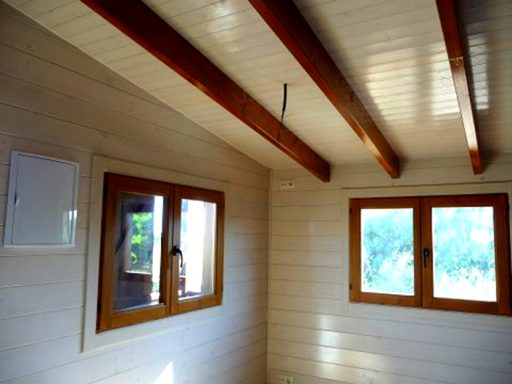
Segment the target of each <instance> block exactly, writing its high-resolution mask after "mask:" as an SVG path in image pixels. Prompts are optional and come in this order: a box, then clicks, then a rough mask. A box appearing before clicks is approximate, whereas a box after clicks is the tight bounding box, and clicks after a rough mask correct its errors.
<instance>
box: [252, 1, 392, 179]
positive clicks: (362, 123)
mask: <svg viewBox="0 0 512 384" xmlns="http://www.w3.org/2000/svg"><path fill="white" fill-rule="evenodd" d="M250 3H251V4H252V5H253V7H254V8H255V9H256V10H257V11H258V13H259V14H260V15H261V17H262V18H263V19H264V20H265V22H266V23H267V24H268V25H269V27H270V28H271V29H272V30H273V31H274V33H275V34H276V35H277V36H278V37H279V39H280V40H281V41H282V42H283V44H284V45H285V46H286V48H288V50H289V51H290V52H291V53H292V55H293V56H294V57H295V58H296V59H297V61H298V62H299V63H300V64H301V65H302V67H303V68H304V69H305V70H306V72H307V73H308V74H309V75H310V76H311V77H312V78H313V80H314V81H315V83H316V84H317V85H318V86H319V87H320V89H321V90H322V92H323V93H324V94H325V95H326V96H327V98H328V99H329V100H330V101H331V103H332V104H333V105H334V107H335V108H336V109H337V110H338V111H339V112H340V114H341V115H342V116H343V117H344V119H345V120H346V121H347V123H348V124H349V125H350V127H351V128H352V129H353V130H354V132H355V133H356V134H357V136H359V138H360V139H361V141H362V142H363V143H364V144H365V145H366V146H367V147H368V149H369V150H370V151H371V152H372V153H373V155H374V156H375V157H376V158H377V161H378V162H379V163H380V164H381V165H382V167H384V169H385V170H386V172H388V173H389V175H390V176H391V177H392V178H398V177H399V176H400V161H399V159H398V156H397V155H396V154H395V152H394V151H393V149H392V148H391V146H390V145H389V143H388V142H387V140H386V139H385V137H384V136H383V135H382V133H381V132H380V130H379V128H378V127H377V124H375V122H374V121H373V119H372V117H371V116H370V114H369V113H368V111H367V110H366V108H365V107H364V105H363V103H362V102H361V101H360V100H359V98H358V97H357V94H356V93H355V91H354V90H353V89H352V87H351V86H350V84H349V83H348V82H347V80H346V79H345V77H344V76H343V74H342V73H341V71H340V70H339V69H338V67H337V65H336V63H335V62H334V61H333V59H332V58H331V56H330V55H329V53H328V52H327V50H326V49H325V48H324V46H323V45H322V43H321V42H320V40H319V39H318V37H317V36H316V35H315V33H314V32H313V30H312V29H311V27H310V26H309V24H308V23H307V21H306V20H305V19H304V17H303V16H302V14H301V13H300V11H299V10H298V9H297V7H296V6H295V4H294V3H293V1H272V0H250Z"/></svg>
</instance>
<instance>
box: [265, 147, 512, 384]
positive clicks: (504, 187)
mask: <svg viewBox="0 0 512 384" xmlns="http://www.w3.org/2000/svg"><path fill="white" fill-rule="evenodd" d="M511 160H512V155H511V156H502V157H498V158H495V160H494V162H493V163H491V164H489V166H488V168H487V170H486V172H485V174H484V175H483V176H474V175H472V173H471V168H470V166H469V163H468V162H467V161H461V159H442V160H439V161H435V162H432V164H431V165H430V164H429V163H428V162H422V161H420V162H416V163H408V164H406V165H405V167H404V169H403V170H402V176H401V178H400V179H397V180H391V179H389V178H386V177H382V178H381V177H376V176H375V175H378V174H379V172H382V171H379V169H378V166H376V165H375V166H345V167H343V168H341V167H340V168H337V167H335V168H334V169H333V171H332V175H333V177H332V181H331V182H330V183H328V184H322V183H320V182H317V181H316V180H314V178H312V177H310V176H309V175H308V174H307V173H306V172H303V171H302V170H300V169H293V170H283V171H273V175H272V193H271V228H272V230H271V231H272V236H271V239H272V241H271V253H270V268H269V279H270V299H269V300H270V301H269V307H270V315H269V316H270V317H269V325H268V328H269V365H270V366H269V369H270V373H269V378H270V383H272V384H277V383H278V377H279V376H280V375H284V376H292V377H293V378H294V384H347V383H351V384H356V383H372V384H380V383H386V384H387V383H390V384H391V383H393V384H396V383H404V384H411V383H418V384H426V383H450V384H480V383H493V384H495V383H496V384H506V383H510V382H512V365H511V364H510V362H511V361H512V318H511V317H506V316H489V315H479V314H469V313H459V312H447V311H435V310H423V309H413V308H401V307H393V306H379V305H366V304H358V303H351V302H350V301H349V299H348V292H349V290H348V276H349V275H348V265H349V263H348V259H349V255H348V249H349V247H348V198H349V197H350V196H358V194H361V196H365V197H368V196H382V195H386V196H393V195H395V196H404V194H405V195H406V194H415V193H416V194H456V193H485V192H491V191H498V190H499V191H501V192H509V193H510V192H512V177H511V176H510V175H512V162H511ZM382 173H383V174H384V172H382ZM384 176H385V175H384ZM281 179H295V184H296V189H295V190H292V191H281V190H279V181H280V180H281Z"/></svg>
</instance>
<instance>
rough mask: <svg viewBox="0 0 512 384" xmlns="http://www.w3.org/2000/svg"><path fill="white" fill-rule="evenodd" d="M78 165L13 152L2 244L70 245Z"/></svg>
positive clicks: (74, 225) (75, 205)
mask: <svg viewBox="0 0 512 384" xmlns="http://www.w3.org/2000/svg"><path fill="white" fill-rule="evenodd" d="M78 177H79V173H78V164H76V163H73V162H70V161H65V160H60V159H54V158H49V157H45V156H39V155H33V154H28V153H22V152H17V151H13V152H12V155H11V169H10V174H9V192H8V197H7V217H6V223H5V235H4V245H5V246H73V245H74V240H75V232H76V218H77V195H78V193H77V192H78Z"/></svg>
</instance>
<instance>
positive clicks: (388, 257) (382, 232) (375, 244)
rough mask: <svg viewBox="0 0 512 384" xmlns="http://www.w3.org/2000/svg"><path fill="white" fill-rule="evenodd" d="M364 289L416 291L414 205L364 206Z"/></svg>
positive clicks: (398, 291)
mask: <svg viewBox="0 0 512 384" xmlns="http://www.w3.org/2000/svg"><path fill="white" fill-rule="evenodd" d="M361 225H362V235H363V236H362V244H361V246H362V255H363V258H362V263H363V265H362V267H363V276H362V280H363V281H362V284H363V290H364V291H366V292H381V293H393V294H405V295H412V294H414V265H413V263H414V256H413V255H414V244H413V218H412V209H363V210H362V211H361Z"/></svg>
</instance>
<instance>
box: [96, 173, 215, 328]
mask: <svg viewBox="0 0 512 384" xmlns="http://www.w3.org/2000/svg"><path fill="white" fill-rule="evenodd" d="M120 193H132V194H145V195H161V196H164V209H163V214H164V220H163V226H162V251H161V270H160V303H159V304H156V305H151V306H147V307H142V308H134V309H126V310H121V311H117V312H114V310H113V284H114V258H115V255H114V239H115V236H114V235H115V227H116V217H117V202H118V196H119V194H120ZM182 198H187V199H196V200H202V201H207V202H212V203H215V204H216V205H217V209H216V246H215V257H214V260H215V261H214V262H215V268H214V292H213V294H211V295H205V296H200V297H196V298H192V299H188V300H178V280H179V278H178V265H179V258H178V257H177V256H175V255H173V254H172V248H173V246H174V245H178V242H179V233H180V214H181V199H182ZM224 201H225V198H224V192H219V191H213V190H207V189H202V188H196V187H191V186H182V185H177V184H172V183H168V182H161V181H155V180H149V179H143V178H138V177H132V176H125V175H119V174H113V173H105V175H104V188H103V211H102V212H103V213H102V228H101V246H100V249H101V251H100V273H99V281H98V307H97V317H96V320H97V321H96V332H103V331H107V330H110V329H115V328H120V327H124V326H129V325H134V324H139V323H144V322H147V321H152V320H157V319H161V318H164V317H168V316H172V315H176V314H179V313H183V312H189V311H194V310H198V309H202V308H207V307H211V306H215V305H221V304H222V294H223V259H224V258H223V252H224V209H225V203H224Z"/></svg>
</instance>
